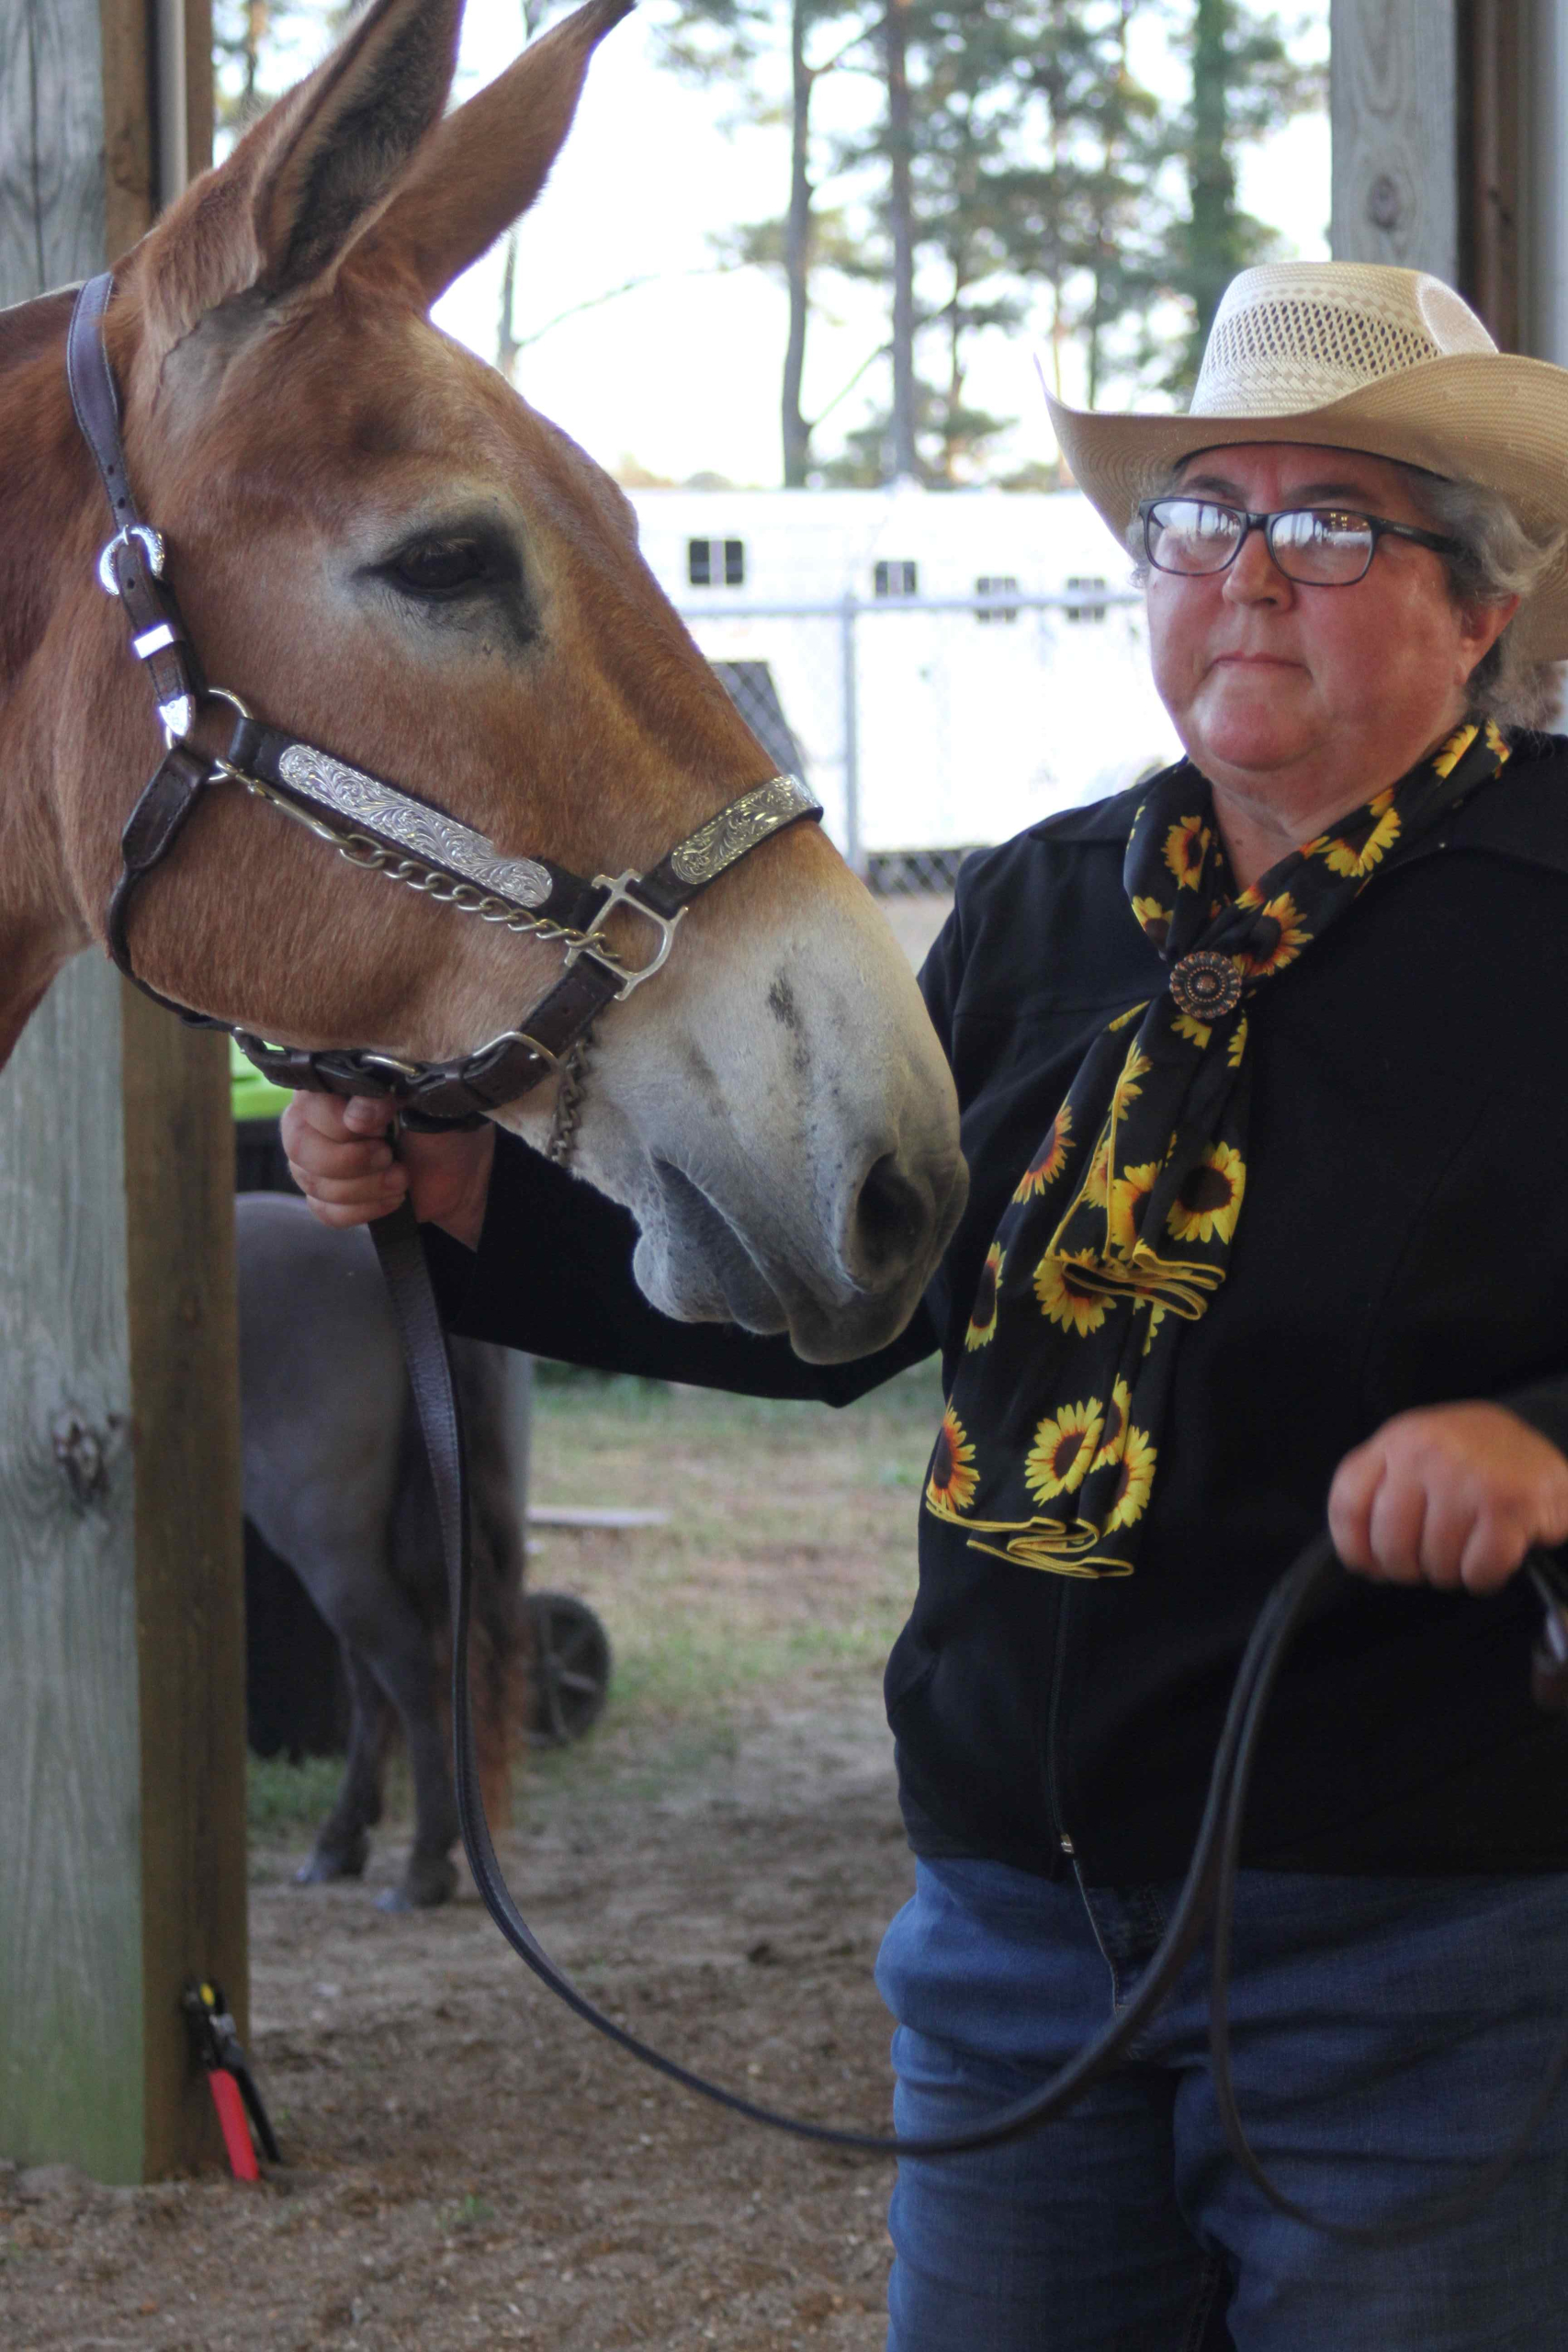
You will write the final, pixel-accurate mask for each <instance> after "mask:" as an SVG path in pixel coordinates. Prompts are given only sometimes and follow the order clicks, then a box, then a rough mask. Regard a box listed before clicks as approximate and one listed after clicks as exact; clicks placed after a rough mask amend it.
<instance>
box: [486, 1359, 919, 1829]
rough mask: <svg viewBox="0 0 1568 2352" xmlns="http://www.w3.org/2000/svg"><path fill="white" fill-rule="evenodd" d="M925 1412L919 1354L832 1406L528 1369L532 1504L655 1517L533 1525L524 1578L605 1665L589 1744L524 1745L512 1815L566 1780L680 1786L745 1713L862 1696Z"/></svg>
mask: <svg viewBox="0 0 1568 2352" xmlns="http://www.w3.org/2000/svg"><path fill="white" fill-rule="evenodd" d="M941 1411H942V1396H941V1387H940V1382H939V1379H938V1376H937V1371H936V1367H935V1365H934V1364H926V1365H919V1366H916V1367H915V1368H914V1369H913V1370H912V1371H910V1372H908V1373H905V1374H901V1375H900V1376H899V1377H898V1378H897V1380H894V1381H891V1382H889V1383H888V1384H887V1385H886V1386H885V1387H884V1388H882V1389H880V1390H877V1391H874V1393H873V1394H872V1395H871V1396H869V1397H863V1398H862V1399H861V1400H860V1402H859V1403H858V1404H855V1405H852V1406H850V1407H847V1408H843V1409H842V1410H835V1409H834V1408H831V1407H829V1406H826V1405H818V1404H810V1403H797V1402H792V1401H782V1400H775V1399H771V1398H758V1397H728V1396H722V1395H716V1394H714V1393H712V1392H709V1391H704V1390H697V1389H690V1388H681V1387H674V1386H668V1387H667V1386H662V1385H660V1384H658V1383H654V1382H649V1381H641V1380H630V1379H618V1378H604V1377H602V1376H588V1377H584V1378H571V1379H562V1380H554V1379H552V1380H547V1381H545V1382H543V1383H542V1384H541V1385H540V1386H539V1387H538V1388H536V1392H535V1418H534V1429H533V1461H532V1478H533V1490H534V1495H535V1498H536V1500H537V1501H539V1502H541V1503H554V1504H558V1505H567V1506H570V1505H571V1504H572V1503H574V1502H577V1503H586V1504H592V1505H595V1506H601V1507H602V1506H604V1505H611V1506H622V1507H626V1508H629V1509H635V1510H650V1509H651V1510H662V1511H665V1512H667V1513H668V1514H669V1521H668V1524H667V1525H665V1526H661V1527H656V1528H646V1529H645V1528H633V1529H628V1530H626V1531H625V1532H604V1531H603V1530H595V1529H590V1530H584V1531H581V1532H572V1531H570V1530H566V1529H561V1530H557V1529H555V1528H550V1529H548V1530H546V1531H542V1537H543V1540H542V1542H541V1543H540V1544H539V1546H538V1549H537V1550H536V1554H535V1556H534V1557H533V1558H532V1559H531V1560H530V1562H529V1569H528V1574H529V1581H530V1583H531V1584H532V1586H533V1587H534V1589H536V1591H537V1590H547V1589H561V1590H565V1591H569V1592H572V1593H575V1594H577V1595H578V1596H579V1597H580V1598H581V1599H582V1600H586V1601H587V1602H588V1603H589V1604H590V1606H591V1607H592V1608H593V1609H595V1610H596V1611H598V1613H599V1615H600V1617H601V1618H602V1619H603V1621H604V1626H605V1629H606V1631H607V1633H608V1634H609V1638H610V1643H611V1646H612V1649H613V1652H614V1657H615V1665H614V1672H613V1677H612V1682H611V1690H610V1700H609V1704H608V1706H607V1708H606V1710H605V1713H604V1716H603V1718H602V1719H601V1722H600V1724H599V1726H598V1729H597V1730H596V1732H595V1733H594V1734H593V1735H592V1737H591V1738H590V1739H589V1741H587V1742H586V1743H585V1744H584V1745H583V1746H581V1747H576V1748H571V1749H568V1750H567V1751H565V1752H564V1753H561V1754H557V1755H551V1754H549V1753H536V1754H534V1755H533V1756H531V1757H530V1758H529V1759H528V1761H527V1764H526V1766H525V1770H524V1776H523V1777H524V1784H525V1789H526V1790H527V1792H528V1793H527V1794H525V1795H524V1796H523V1798H522V1804H521V1808H520V1809H521V1811H522V1812H523V1813H526V1811H527V1809H528V1805H529V1804H530V1801H531V1800H536V1799H538V1798H544V1799H546V1800H547V1809H549V1808H548V1801H549V1800H555V1801H559V1802H569V1801H570V1791H571V1789H572V1788H573V1786H574V1785H577V1786H581V1785H582V1784H583V1783H584V1782H592V1783H593V1784H595V1785H597V1786H601V1787H602V1786H603V1785H604V1782H605V1781H618V1782H621V1783H623V1784H624V1785H627V1786H629V1783H630V1781H637V1782H639V1783H640V1782H641V1781H644V1780H648V1779H649V1778H650V1777H651V1778H652V1779H654V1780H655V1781H657V1780H658V1779H660V1778H661V1777H668V1778H670V1779H684V1778H685V1777H687V1774H688V1772H690V1771H692V1770H700V1769H701V1768H702V1767H704V1766H705V1765H707V1764H711V1763H715V1762H717V1761H720V1760H721V1759H722V1758H724V1757H725V1755H726V1754H730V1753H733V1752H734V1747H735V1741H736V1738H737V1736H739V1731H740V1730H741V1728H742V1727H743V1725H744V1724H746V1723H747V1722H749V1721H754V1720H755V1719H756V1718H757V1716H758V1714H759V1713H767V1712H771V1711H772V1710H773V1708H775V1707H776V1706H778V1705H779V1704H781V1703H783V1704H784V1705H789V1704H793V1703H795V1702H799V1701H801V1700H805V1701H807V1703H815V1702H818V1701H819V1700H821V1699H823V1698H824V1697H826V1696H827V1695H828V1694H829V1692H838V1693H843V1694H844V1695H849V1694H851V1693H859V1692H869V1691H874V1689H875V1686H876V1684H877V1683H878V1681H879V1680H880V1677H881V1673H882V1668H883V1663H884V1661H885V1659H886V1654H887V1650H888V1648H889V1646H890V1645H891V1643H892V1641H893V1639H894V1636H895V1635H896V1634H897V1630H898V1627H899V1625H900V1624H901V1623H902V1622H903V1619H904V1616H905V1614H906V1613H907V1611H908V1605H909V1600H910V1598H911V1595H912V1593H913V1590H914V1581H915V1532H916V1514H917V1512H918V1510H919V1492H920V1488H921V1487H922V1485H923V1482H924V1477H925V1470H926V1464H927V1460H928V1457H929V1454H930V1451H931V1438H932V1435H933V1432H934V1430H935V1427H936V1423H937V1421H938V1419H939V1418H940V1415H941Z"/></svg>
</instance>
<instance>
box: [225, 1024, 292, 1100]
mask: <svg viewBox="0 0 1568 2352" xmlns="http://www.w3.org/2000/svg"><path fill="white" fill-rule="evenodd" d="M229 1074H230V1089H229V1092H230V1101H231V1103H232V1105H233V1111H234V1116H235V1118H236V1119H276V1117H278V1115H279V1114H280V1113H282V1112H284V1111H286V1110H287V1109H288V1105H289V1103H291V1102H292V1101H293V1099H294V1098H293V1096H292V1095H291V1094H290V1093H289V1091H288V1088H287V1087H286V1086H274V1084H273V1083H272V1080H270V1079H268V1078H264V1077H263V1076H262V1074H261V1072H260V1070H259V1069H254V1068H253V1066H252V1064H251V1063H249V1062H248V1061H247V1060H246V1059H245V1057H244V1056H243V1053H242V1052H241V1051H240V1048H239V1046H237V1045H236V1044H235V1042H234V1040H233V1038H232V1037H231V1038H230V1040H229Z"/></svg>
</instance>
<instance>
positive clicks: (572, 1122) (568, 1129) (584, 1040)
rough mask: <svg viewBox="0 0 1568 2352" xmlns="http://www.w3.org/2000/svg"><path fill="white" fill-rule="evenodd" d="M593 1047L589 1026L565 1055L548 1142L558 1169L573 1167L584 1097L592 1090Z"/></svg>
mask: <svg viewBox="0 0 1568 2352" xmlns="http://www.w3.org/2000/svg"><path fill="white" fill-rule="evenodd" d="M592 1050H593V1031H592V1027H590V1028H587V1029H585V1030H584V1031H583V1032H582V1035H581V1036H580V1037H578V1038H576V1039H574V1040H573V1042H572V1044H571V1046H570V1047H569V1049H568V1050H567V1052H566V1053H565V1054H564V1055H563V1056H562V1057H561V1064H560V1070H559V1074H558V1079H557V1083H556V1102H555V1109H554V1110H553V1111H552V1112H551V1114H550V1133H549V1139H548V1141H547V1143H546V1145H545V1158H546V1159H547V1160H548V1161H549V1162H550V1165H551V1166H552V1167H554V1168H570V1165H571V1159H572V1154H573V1152H574V1151H575V1150H576V1148H577V1130H578V1127H579V1125H581V1119H582V1103H583V1098H584V1096H585V1095H586V1093H587V1091H588V1057H589V1056H590V1054H591V1053H592Z"/></svg>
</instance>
